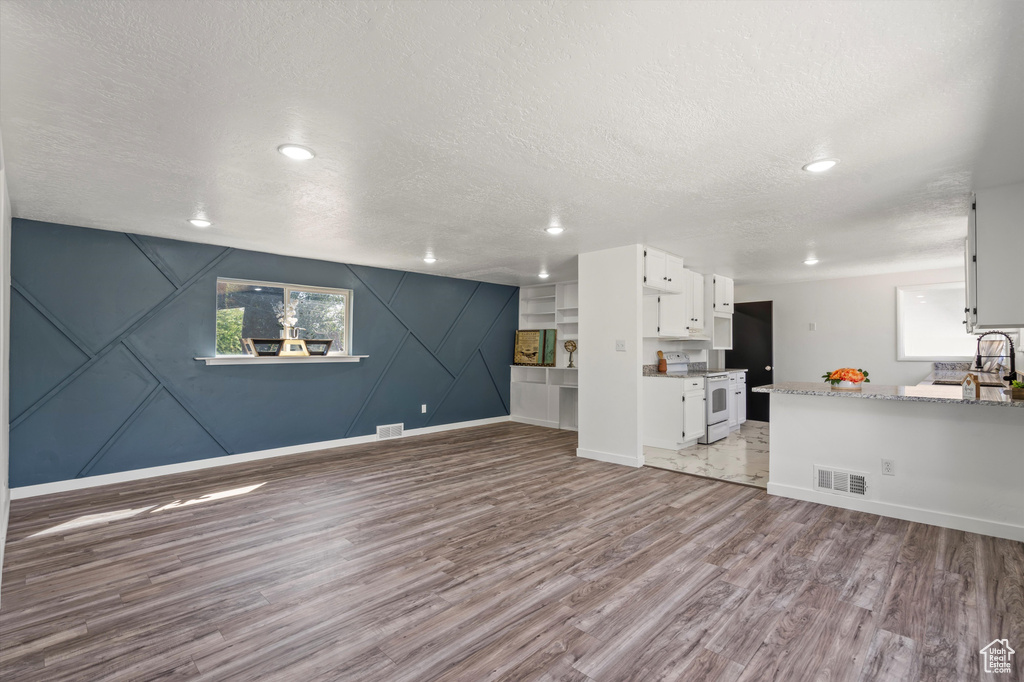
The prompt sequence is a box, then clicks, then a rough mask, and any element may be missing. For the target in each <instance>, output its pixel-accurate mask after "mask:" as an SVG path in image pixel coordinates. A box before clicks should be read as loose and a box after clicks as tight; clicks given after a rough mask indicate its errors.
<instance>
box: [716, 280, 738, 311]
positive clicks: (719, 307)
mask: <svg viewBox="0 0 1024 682" xmlns="http://www.w3.org/2000/svg"><path fill="white" fill-rule="evenodd" d="M711 280H712V283H713V286H714V292H713V293H714V298H713V309H714V311H715V312H716V313H730V314H731V313H732V311H733V283H732V279H731V278H730V277H723V276H722V275H712V276H711Z"/></svg>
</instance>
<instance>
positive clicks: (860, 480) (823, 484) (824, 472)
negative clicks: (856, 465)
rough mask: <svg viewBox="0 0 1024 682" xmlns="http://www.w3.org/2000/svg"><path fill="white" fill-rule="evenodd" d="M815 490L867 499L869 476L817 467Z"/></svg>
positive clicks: (815, 470) (815, 468)
mask: <svg viewBox="0 0 1024 682" xmlns="http://www.w3.org/2000/svg"><path fill="white" fill-rule="evenodd" d="M814 488H815V490H824V491H827V492H830V493H835V494H837V495H849V496H851V497H865V496H866V495H867V492H868V475H867V474H861V473H856V472H853V471H843V470H841V469H826V468H825V467H819V466H816V467H814Z"/></svg>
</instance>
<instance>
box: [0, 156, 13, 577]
mask: <svg viewBox="0 0 1024 682" xmlns="http://www.w3.org/2000/svg"><path fill="white" fill-rule="evenodd" d="M0 320H2V322H0V376H2V378H0V571H2V568H3V565H4V545H5V544H6V542H7V520H8V518H9V517H10V512H11V492H10V489H9V488H8V487H7V468H8V467H7V465H8V445H9V439H10V431H9V426H8V425H9V424H10V421H11V420H10V407H9V404H8V398H9V396H10V384H9V376H10V372H9V371H8V369H9V357H10V351H9V348H8V346H9V344H10V339H11V202H10V199H9V198H8V196H7V167H6V166H5V165H4V151H3V141H2V139H0ZM2 579H3V575H2V573H0V581H2Z"/></svg>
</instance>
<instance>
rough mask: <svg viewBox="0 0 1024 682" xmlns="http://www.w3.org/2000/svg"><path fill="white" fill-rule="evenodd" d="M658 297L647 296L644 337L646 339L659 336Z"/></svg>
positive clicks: (644, 313) (644, 309)
mask: <svg viewBox="0 0 1024 682" xmlns="http://www.w3.org/2000/svg"><path fill="white" fill-rule="evenodd" d="M658 298H659V297H658V296H654V295H651V294H649V295H646V296H644V302H643V336H644V338H645V339H650V338H655V337H657V336H658Z"/></svg>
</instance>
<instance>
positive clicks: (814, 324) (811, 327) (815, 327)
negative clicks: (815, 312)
mask: <svg viewBox="0 0 1024 682" xmlns="http://www.w3.org/2000/svg"><path fill="white" fill-rule="evenodd" d="M807 328H808V329H809V330H811V331H812V332H816V331H818V323H817V322H811V323H810V324H809V325H807Z"/></svg>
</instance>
